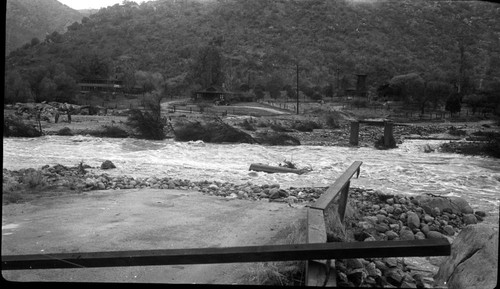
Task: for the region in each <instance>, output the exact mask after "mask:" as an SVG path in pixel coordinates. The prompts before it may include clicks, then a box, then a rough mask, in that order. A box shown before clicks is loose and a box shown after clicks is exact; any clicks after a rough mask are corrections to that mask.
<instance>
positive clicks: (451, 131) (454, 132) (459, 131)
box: [448, 126, 467, 136]
mask: <svg viewBox="0 0 500 289" xmlns="http://www.w3.org/2000/svg"><path fill="white" fill-rule="evenodd" d="M448 133H449V134H451V135H455V136H462V135H466V134H467V133H466V131H465V130H463V129H458V128H456V127H454V126H452V127H450V129H449V130H448Z"/></svg>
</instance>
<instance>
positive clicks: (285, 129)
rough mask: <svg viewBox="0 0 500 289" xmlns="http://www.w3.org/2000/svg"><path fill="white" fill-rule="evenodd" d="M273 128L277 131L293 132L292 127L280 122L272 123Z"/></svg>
mask: <svg viewBox="0 0 500 289" xmlns="http://www.w3.org/2000/svg"><path fill="white" fill-rule="evenodd" d="M270 127H271V129H272V130H274V131H276V132H293V130H292V129H289V128H286V127H284V126H283V125H281V124H279V123H273V124H271V125H270Z"/></svg>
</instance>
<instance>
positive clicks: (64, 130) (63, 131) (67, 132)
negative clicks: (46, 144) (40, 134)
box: [57, 127, 73, 136]
mask: <svg viewBox="0 0 500 289" xmlns="http://www.w3.org/2000/svg"><path fill="white" fill-rule="evenodd" d="M57 135H67V136H70V135H73V133H72V132H71V129H70V128H69V127H63V128H61V129H60V130H59V131H58V132H57Z"/></svg>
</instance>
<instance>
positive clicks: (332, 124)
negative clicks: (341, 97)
mask: <svg viewBox="0 0 500 289" xmlns="http://www.w3.org/2000/svg"><path fill="white" fill-rule="evenodd" d="M325 122H326V126H328V127H329V128H332V129H335V128H340V124H339V122H338V116H337V113H329V114H327V115H326V117H325Z"/></svg>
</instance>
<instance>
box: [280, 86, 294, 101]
mask: <svg viewBox="0 0 500 289" xmlns="http://www.w3.org/2000/svg"><path fill="white" fill-rule="evenodd" d="M283 90H285V91H286V96H287V97H288V98H289V99H296V98H297V90H296V89H294V88H293V87H292V86H291V85H290V84H287V85H285V86H284V87H283Z"/></svg>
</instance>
